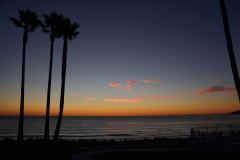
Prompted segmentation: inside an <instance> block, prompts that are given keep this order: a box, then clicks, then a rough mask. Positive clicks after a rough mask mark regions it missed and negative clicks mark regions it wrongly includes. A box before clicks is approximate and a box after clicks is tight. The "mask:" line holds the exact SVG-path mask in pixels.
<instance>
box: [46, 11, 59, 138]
mask: <svg viewBox="0 0 240 160" xmlns="http://www.w3.org/2000/svg"><path fill="white" fill-rule="evenodd" d="M43 18H44V20H43V24H42V27H43V32H46V33H49V34H50V37H49V38H50V60H49V73H48V88H47V105H46V117H45V130H44V139H45V140H49V112H50V97H51V81H52V63H53V47H54V41H55V38H59V37H61V34H60V32H59V25H60V22H61V21H62V20H63V16H61V15H58V14H57V13H55V12H53V13H52V14H51V15H50V16H48V15H43Z"/></svg>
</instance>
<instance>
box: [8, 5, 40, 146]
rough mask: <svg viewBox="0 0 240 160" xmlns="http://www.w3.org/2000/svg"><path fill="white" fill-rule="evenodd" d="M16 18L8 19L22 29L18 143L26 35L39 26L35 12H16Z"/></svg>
mask: <svg viewBox="0 0 240 160" xmlns="http://www.w3.org/2000/svg"><path fill="white" fill-rule="evenodd" d="M18 14H19V15H18V18H13V17H10V20H11V21H12V22H13V24H14V25H15V26H16V27H18V28H22V29H23V46H22V80H21V99H20V114H19V126H18V136H17V139H18V140H19V141H23V124H24V85H25V57H26V47H27V41H28V33H29V32H32V31H34V30H35V29H36V28H37V27H38V26H39V25H40V24H41V21H39V20H38V16H37V14H36V13H35V12H32V11H30V10H26V11H22V10H19V11H18Z"/></svg>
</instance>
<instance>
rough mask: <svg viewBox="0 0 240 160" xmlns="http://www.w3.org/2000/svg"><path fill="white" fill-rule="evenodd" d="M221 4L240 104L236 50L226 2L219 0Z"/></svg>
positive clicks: (239, 80)
mask: <svg viewBox="0 0 240 160" xmlns="http://www.w3.org/2000/svg"><path fill="white" fill-rule="evenodd" d="M219 3H220V7H221V12H222V18H223V25H224V30H225V36H226V41H227V47H228V54H229V59H230V63H231V68H232V74H233V78H234V82H235V86H236V89H237V93H238V100H239V102H240V79H239V74H238V68H237V64H236V60H235V56H234V50H233V45H232V38H231V33H230V28H229V22H228V16H227V10H226V6H225V3H224V0H219Z"/></svg>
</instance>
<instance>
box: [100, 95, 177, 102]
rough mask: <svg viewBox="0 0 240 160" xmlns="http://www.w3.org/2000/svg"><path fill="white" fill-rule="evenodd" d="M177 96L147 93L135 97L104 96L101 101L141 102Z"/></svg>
mask: <svg viewBox="0 0 240 160" xmlns="http://www.w3.org/2000/svg"><path fill="white" fill-rule="evenodd" d="M176 98H179V97H178V96H162V95H159V94H154V95H147V96H142V97H135V98H105V99H104V100H103V102H115V103H118V102H119V103H141V102H144V100H167V99H176Z"/></svg>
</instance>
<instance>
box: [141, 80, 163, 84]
mask: <svg viewBox="0 0 240 160" xmlns="http://www.w3.org/2000/svg"><path fill="white" fill-rule="evenodd" d="M141 82H143V83H147V84H151V83H159V82H160V80H154V79H144V80H141Z"/></svg>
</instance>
